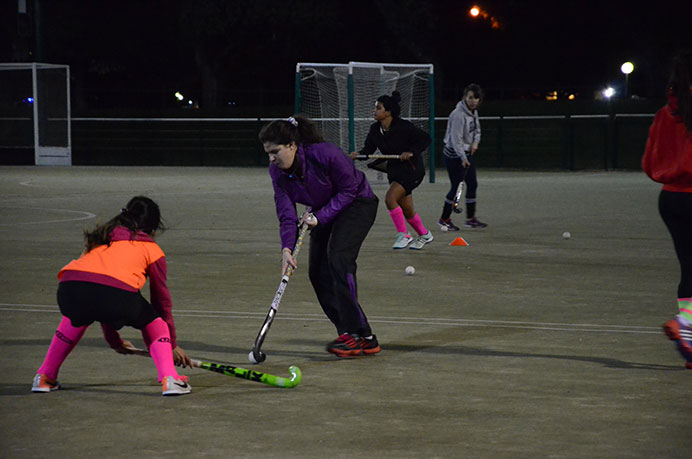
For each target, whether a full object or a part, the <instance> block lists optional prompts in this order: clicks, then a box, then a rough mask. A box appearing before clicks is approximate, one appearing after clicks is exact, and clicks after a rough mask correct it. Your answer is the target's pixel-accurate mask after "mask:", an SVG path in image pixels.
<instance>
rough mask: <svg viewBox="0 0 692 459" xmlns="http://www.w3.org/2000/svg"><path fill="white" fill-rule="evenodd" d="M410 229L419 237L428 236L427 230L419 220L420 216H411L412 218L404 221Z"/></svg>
mask: <svg viewBox="0 0 692 459" xmlns="http://www.w3.org/2000/svg"><path fill="white" fill-rule="evenodd" d="M406 221H407V222H408V224H409V225H411V227H412V228H413V229H414V230H416V233H418V234H419V235H420V236H422V235H424V234H428V230H427V228H426V227H425V225H423V222H422V221H421V219H420V215H418V214H416V215H414V216H413V218H409V219H407V220H406Z"/></svg>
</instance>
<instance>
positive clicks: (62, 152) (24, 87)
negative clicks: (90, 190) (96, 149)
mask: <svg viewBox="0 0 692 459" xmlns="http://www.w3.org/2000/svg"><path fill="white" fill-rule="evenodd" d="M0 156H1V157H2V164H26V163H29V164H31V163H33V164H37V165H56V166H69V165H71V164H72V136H71V119H70V67H69V66H67V65H55V64H41V63H36V62H30V63H8V64H0Z"/></svg>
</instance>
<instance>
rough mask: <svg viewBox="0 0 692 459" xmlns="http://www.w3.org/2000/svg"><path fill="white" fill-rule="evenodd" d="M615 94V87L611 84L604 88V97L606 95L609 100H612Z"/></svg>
mask: <svg viewBox="0 0 692 459" xmlns="http://www.w3.org/2000/svg"><path fill="white" fill-rule="evenodd" d="M614 95H615V89H613V88H612V87H610V86H609V87H607V88H605V89H604V90H603V97H605V98H606V99H608V100H610V98H611V97H613V96H614Z"/></svg>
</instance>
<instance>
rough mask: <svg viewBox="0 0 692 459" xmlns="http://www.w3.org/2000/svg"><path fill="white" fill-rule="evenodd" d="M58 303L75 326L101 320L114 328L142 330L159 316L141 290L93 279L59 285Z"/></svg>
mask: <svg viewBox="0 0 692 459" xmlns="http://www.w3.org/2000/svg"><path fill="white" fill-rule="evenodd" d="M58 306H59V307H60V312H61V313H62V315H64V316H65V317H67V318H69V319H70V321H71V322H72V326H74V327H83V326H86V325H91V324H92V323H94V322H102V323H106V324H109V325H111V326H112V327H113V328H115V329H116V330H120V329H121V328H123V326H125V325H129V326H131V327H134V328H137V329H142V328H144V327H146V326H147V324H149V323H150V322H151V321H152V320H154V319H156V318H157V317H160V315H159V314H158V313H157V312H156V310H155V309H154V308H153V306H152V305H151V304H149V302H148V301H147V300H146V298H144V297H143V296H142V294H141V293H139V292H128V291H127V290H122V289H119V288H116V287H110V286H108V285H103V284H95V283H93V282H80V281H69V282H61V283H60V284H58Z"/></svg>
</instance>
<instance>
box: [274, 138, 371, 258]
mask: <svg viewBox="0 0 692 459" xmlns="http://www.w3.org/2000/svg"><path fill="white" fill-rule="evenodd" d="M296 154H297V155H298V157H299V159H300V165H301V168H302V172H303V180H302V181H301V180H300V179H299V178H298V177H297V176H296V175H291V174H288V173H287V172H286V171H284V170H281V169H279V168H278V167H276V166H275V165H273V164H271V165H270V166H269V175H270V176H271V178H272V184H273V185H274V201H275V202H276V215H277V216H278V217H279V232H280V234H281V244H282V248H286V247H287V248H289V249H291V250H293V245H294V244H295V242H296V238H297V234H298V227H297V225H296V222H297V221H298V214H297V212H296V203H300V204H305V205H306V206H309V207H311V208H312V213H313V214H315V217H317V220H318V222H319V223H320V224H323V225H324V224H328V223H331V222H332V221H334V219H335V218H336V217H337V216H338V215H339V214H340V213H341V212H342V211H343V210H344V209H346V208H347V207H348V206H350V205H351V204H352V203H353V201H355V200H356V198H374V197H375V194H374V193H373V192H372V189H371V188H370V184H369V183H368V180H367V178H365V174H363V172H361V171H359V170H358V169H356V168H355V166H354V165H353V161H352V160H351V158H350V157H349V156H348V155H346V153H344V152H343V151H342V150H341V149H340V148H339V147H337V146H336V145H334V144H331V143H317V144H312V145H300V146H299V147H298V150H297V152H296Z"/></svg>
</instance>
